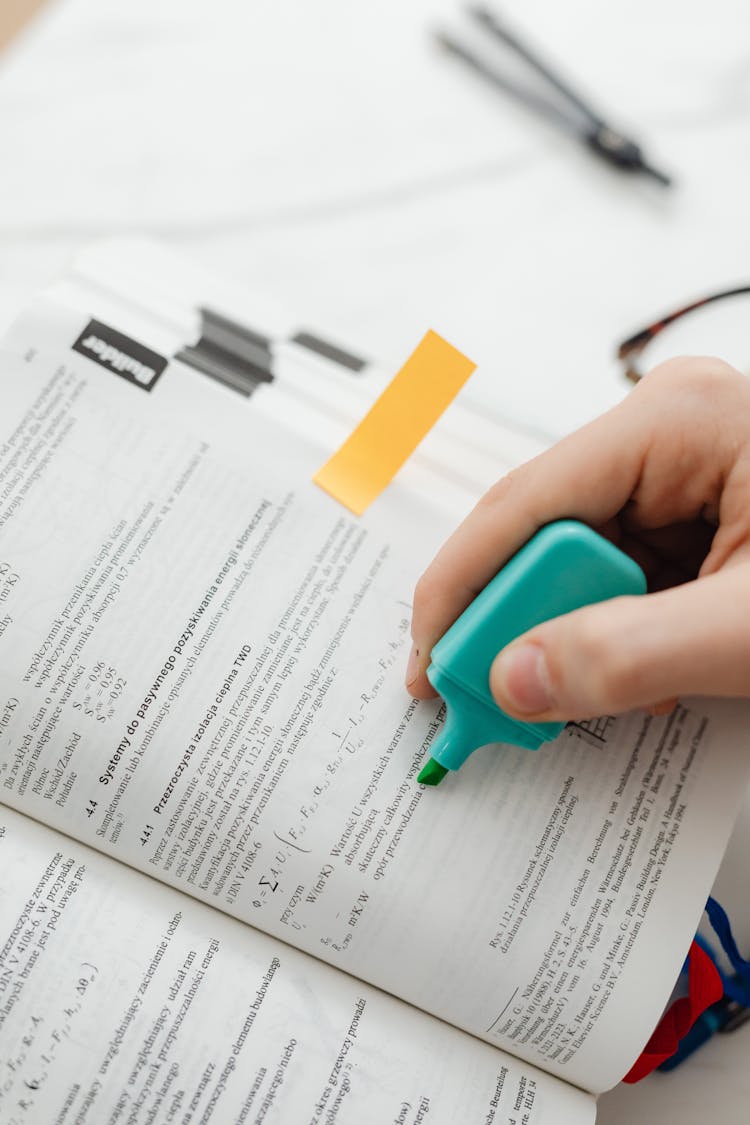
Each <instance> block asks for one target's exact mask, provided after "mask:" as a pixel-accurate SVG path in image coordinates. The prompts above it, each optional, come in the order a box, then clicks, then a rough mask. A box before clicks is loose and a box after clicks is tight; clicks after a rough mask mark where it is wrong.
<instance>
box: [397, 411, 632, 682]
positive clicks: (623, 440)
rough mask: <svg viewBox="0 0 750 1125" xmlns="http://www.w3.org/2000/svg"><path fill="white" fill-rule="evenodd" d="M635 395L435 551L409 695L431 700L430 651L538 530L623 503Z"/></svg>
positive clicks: (599, 520)
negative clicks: (562, 520)
mask: <svg viewBox="0 0 750 1125" xmlns="http://www.w3.org/2000/svg"><path fill="white" fill-rule="evenodd" d="M633 397H635V393H634V394H633V395H631V399H629V400H625V402H623V403H621V404H620V405H619V406H616V407H614V409H612V410H610V411H609V412H608V413H606V414H603V415H602V416H601V417H599V418H597V419H595V420H594V421H593V422H590V423H588V424H587V425H586V426H584V427H583V428H582V429H580V430H577V431H576V432H575V433H573V434H571V435H570V436H569V437H566V438H563V440H562V441H560V442H558V443H557V444H556V445H554V446H553V447H552V448H551V449H549V450H547V451H546V452H545V453H542V454H540V455H539V456H538V457H535V458H534V459H533V460H532V461H528V462H527V463H526V464H525V465H522V466H521V467H520V468H518V469H515V470H513V471H512V472H511V473H509V474H508V475H507V476H505V477H503V478H502V479H501V480H499V481H498V482H497V484H495V485H493V486H492V488H490V489H489V491H488V492H486V493H485V495H484V496H483V497H482V498H481V500H480V501H479V502H478V503H477V505H476V507H475V508H474V509H473V511H472V512H471V513H470V514H469V515H468V516H467V517H466V519H465V520H464V521H463V523H461V524H460V525H459V527H458V528H457V529H456V531H455V532H454V533H453V534H452V535H451V537H450V538H449V539H448V540H447V541H446V543H445V544H444V545H443V547H441V549H440V551H439V552H438V554H437V555H436V556H435V558H434V559H433V561H432V563H431V564H430V566H429V567H428V568H427V570H426V571H425V572H424V574H423V575H422V577H421V578H420V579H419V582H418V583H417V587H416V590H415V593H414V611H413V616H412V639H413V642H414V647H413V649H412V656H411V658H410V661H409V668H408V670H407V687H408V689H409V691H410V692H411V693H412V694H413V695H416V696H418V697H421V698H425V697H427V696H430V695H434V694H435V692H434V691H433V689H432V686H431V684H430V682H429V680H428V679H427V676H426V670H427V665H428V664H429V661H430V653H431V651H432V647H433V645H434V644H436V643H437V641H438V640H439V639H440V638H441V637H442V635H443V633H444V632H445V631H446V629H448V628H449V626H450V625H452V624H453V622H454V621H455V620H456V618H457V617H458V616H459V615H460V614H461V613H462V612H463V610H464V609H465V608H466V607H467V605H469V603H470V602H471V601H472V600H473V599H474V598H475V597H476V595H477V594H478V593H479V591H480V590H482V589H483V588H484V587H485V586H486V585H487V583H488V582H489V581H490V579H491V578H493V577H494V575H495V574H496V573H497V572H498V570H499V569H500V568H501V567H502V566H503V564H504V563H505V562H507V560H508V559H509V558H510V557H511V556H512V555H514V554H515V553H516V551H518V550H519V549H520V548H521V547H522V546H523V545H524V543H526V542H527V541H528V540H529V539H530V538H531V536H532V535H534V533H535V532H536V531H538V530H539V528H540V527H543V526H544V525H545V524H547V523H550V522H552V521H553V520H557V519H565V518H569V519H579V520H582V521H583V522H584V523H588V524H591V525H593V526H598V525H601V524H603V523H606V521H607V520H609V519H611V518H612V517H613V516H615V515H616V514H617V513H618V512H619V511H620V509H621V508H622V507H623V506H624V505H625V504H626V503H627V501H628V499H629V498H630V496H631V495H632V493H633V491H634V489H635V487H636V485H637V483H638V479H639V477H640V474H641V469H642V465H643V460H644V456H645V450H646V446H647V443H648V437H647V429H648V427H647V426H644V425H643V415H642V414H638V417H637V418H636V412H635V411H633V410H632V408H629V404H630V402H631V401H632V398H633Z"/></svg>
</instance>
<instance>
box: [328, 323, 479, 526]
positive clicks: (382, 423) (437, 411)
mask: <svg viewBox="0 0 750 1125" xmlns="http://www.w3.org/2000/svg"><path fill="white" fill-rule="evenodd" d="M475 367H476V364H475V363H472V362H471V360H470V359H467V358H466V356H465V355H463V354H462V353H461V352H460V351H458V350H457V349H456V348H454V347H453V346H452V345H451V344H449V343H448V342H447V340H444V339H443V338H442V336H438V334H437V332H432V331H430V332H428V333H427V335H426V336H425V337H424V339H423V340H422V341H421V343H420V344H419V345H418V346H417V348H416V350H415V351H414V352H412V354H411V355H410V356H409V358H408V359H407V361H406V363H405V364H404V366H403V367H402V368H401V370H400V371H399V372H397V374H396V375H394V377H393V379H392V380H391V382H390V383H389V384H388V386H387V387H386V389H385V390H384V391H383V393H382V394H381V396H380V398H379V399H378V400H377V402H375V403H374V405H373V406H372V407H371V408H370V410H369V411H368V412H367V414H366V415H365V416H364V418H363V419H362V421H361V422H360V423H359V425H358V426H357V428H356V429H355V430H354V431H353V432H352V433H351V434H350V436H349V437H348V438H347V439H346V441H345V442H344V444H343V445H342V446H341V448H340V449H339V450H338V451H337V452H336V453H334V455H333V457H331V459H330V460H329V461H326V463H325V465H324V466H323V467H322V469H319V470H318V472H317V473H316V474H315V476H314V477H313V480H314V481H315V483H316V484H318V485H320V487H321V488H323V489H325V491H326V492H328V493H329V494H330V495H331V496H333V497H334V499H335V500H338V501H339V502H340V503H341V504H343V505H344V507H346V508H348V509H349V510H350V511H351V512H354V514H355V515H357V516H361V515H362V513H363V512H364V510H365V508H367V507H368V506H369V505H370V504H371V503H372V501H373V500H374V499H375V498H376V496H379V495H380V493H381V492H382V491H383V489H384V488H385V486H386V485H387V484H388V483H389V482H390V481H391V480H392V479H393V477H394V476H395V475H396V473H397V472H398V470H399V469H400V468H401V466H402V465H403V464H404V462H405V461H406V460H407V458H408V457H410V456H411V454H412V453H413V452H414V450H415V449H416V448H417V446H418V445H419V443H420V441H421V440H422V438H423V437H424V436H425V434H427V433H429V431H430V430H431V429H432V427H433V426H434V424H435V422H437V420H438V418H439V417H440V415H441V414H442V413H443V411H444V410H445V408H446V406H448V405H449V403H451V402H452V401H453V399H454V398H455V397H456V395H457V394H458V392H459V391H460V390H461V387H462V386H463V385H464V383H465V382H466V380H467V379H468V378H469V376H470V375H471V373H472V371H473V370H474V369H475Z"/></svg>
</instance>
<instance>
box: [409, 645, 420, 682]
mask: <svg viewBox="0 0 750 1125" xmlns="http://www.w3.org/2000/svg"><path fill="white" fill-rule="evenodd" d="M418 672H419V649H418V648H417V646H416V645H412V646H411V652H410V653H409V659H408V661H407V664H406V686H407V687H410V686H411V684H413V683H414V681H415V680H416V678H417V674H418Z"/></svg>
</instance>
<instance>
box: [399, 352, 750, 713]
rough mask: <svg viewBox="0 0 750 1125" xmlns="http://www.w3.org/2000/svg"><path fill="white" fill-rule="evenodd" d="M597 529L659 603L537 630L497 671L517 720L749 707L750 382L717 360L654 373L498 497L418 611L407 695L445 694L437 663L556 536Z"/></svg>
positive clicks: (462, 532)
mask: <svg viewBox="0 0 750 1125" xmlns="http://www.w3.org/2000/svg"><path fill="white" fill-rule="evenodd" d="M563 518H573V519H579V520H582V521H583V522H584V523H587V524H589V526H590V527H593V528H594V529H595V530H597V531H599V532H600V533H601V534H603V535H605V536H606V537H607V538H609V539H611V540H612V542H614V543H615V544H616V545H617V546H619V547H620V548H621V549H622V550H623V551H625V552H626V553H627V554H629V555H630V556H631V557H632V558H634V559H635V560H636V562H638V563H639V565H640V566H641V567H642V568H643V570H644V571H645V573H646V577H647V579H648V584H649V593H648V594H647V595H646V596H645V597H640V598H634V597H622V598H614V599H613V600H611V601H608V602H604V603H601V604H598V605H593V606H587V607H586V608H584V609H579V610H576V611H575V612H573V613H569V614H565V615H564V616H562V617H558V618H556V619H554V620H552V621H548V622H544V623H543V624H542V625H538V626H536V627H535V628H534V629H531V630H530V631H529V632H528V633H525V634H524V635H523V637H520V638H518V639H516V640H515V641H513V642H512V643H511V644H510V645H508V646H507V647H506V648H505V649H504V650H503V651H502V652H501V653H500V655H499V656H498V657H497V658H496V659H495V662H494V664H493V666H492V669H491V672H490V689H491V691H492V694H493V696H494V697H495V699H496V701H497V703H498V705H499V706H500V707H502V709H503V710H504V711H506V712H507V713H508V714H510V715H513V716H515V717H517V718H523V719H533V720H534V721H545V722H546V721H566V720H573V719H586V718H591V717H593V716H595V715H602V714H617V713H619V712H621V711H627V710H630V709H631V708H634V707H644V708H647V709H649V710H651V711H653V712H655V713H658V712H661V711H666V710H669V709H670V707H671V706H673V704H674V700H675V698H676V697H677V696H679V695H724V696H750V380H748V379H746V378H745V377H744V376H742V375H740V374H739V372H737V371H735V370H734V369H733V368H731V367H729V366H727V365H726V364H724V363H722V362H721V361H720V360H716V359H704V358H690V359H675V360H670V361H669V362H668V363H665V364H662V365H661V366H660V367H658V368H655V369H654V371H652V372H651V373H650V374H649V375H648V376H647V377H646V378H645V379H644V380H643V381H642V382H641V383H640V384H639V385H638V386H637V388H636V389H635V390H634V391H633V392H632V393H631V394H630V395H629V396H628V398H627V399H625V400H624V401H623V402H622V403H620V405H618V406H616V407H615V408H614V409H613V410H610V411H609V412H608V413H607V414H604V415H602V416H601V417H600V418H597V419H596V420H595V421H593V422H591V423H589V424H588V425H587V426H584V427H583V429H581V430H578V431H577V432H576V433H574V434H571V435H570V436H569V437H567V438H565V439H564V440H563V441H561V442H559V443H558V444H557V445H555V446H553V447H552V448H551V449H550V450H548V451H547V452H546V453H543V454H541V455H540V456H539V457H536V458H534V460H533V461H530V462H528V463H527V464H526V465H523V466H521V468H519V469H517V470H515V471H513V472H512V473H510V474H508V476H506V477H503V478H502V479H501V480H499V481H498V482H497V484H495V485H494V486H493V487H492V488H491V489H490V490H489V491H488V492H487V493H486V494H485V496H483V497H482V499H481V500H480V501H479V503H478V504H477V506H476V507H475V508H474V510H473V511H472V512H471V514H470V515H469V516H468V517H467V518H466V519H465V520H464V522H463V523H462V524H461V525H460V527H459V528H458V529H457V530H456V531H455V532H454V534H453V535H452V536H451V537H450V539H448V541H447V542H446V543H445V545H444V546H443V547H442V548H441V550H440V551H439V552H438V554H437V556H436V557H435V559H434V560H433V562H432V563H431V564H430V566H429V567H428V569H427V570H426V571H425V573H424V574H423V575H422V577H421V578H420V580H419V582H418V584H417V588H416V591H415V596H414V613H413V619H412V637H413V640H414V647H413V649H412V654H411V656H410V658H409V666H408V669H407V677H406V678H407V687H408V689H409V691H410V692H411V693H412V694H413V695H415V696H418V697H420V698H427V697H428V696H432V695H434V694H435V692H434V690H433V689H432V687H431V685H430V683H429V681H428V680H427V677H426V669H427V665H428V663H429V658H430V652H431V650H432V647H433V645H434V644H435V643H436V642H437V641H438V640H439V639H440V637H441V636H442V635H443V633H444V632H445V631H446V629H447V628H448V627H449V626H450V625H451V624H452V623H453V621H455V619H456V618H457V617H458V616H459V614H460V613H461V612H462V611H463V610H464V609H465V608H466V606H467V605H468V604H469V603H470V602H471V601H472V600H473V599H474V597H475V596H476V595H477V594H478V593H479V591H480V590H481V589H483V588H484V586H486V584H487V583H488V582H489V581H490V579H491V578H492V577H493V576H494V575H495V574H496V573H497V571H498V570H499V569H500V568H501V567H502V565H503V564H504V563H505V562H506V561H507V560H508V559H509V558H510V557H511V556H512V555H513V554H515V552H516V551H517V550H518V549H519V548H520V547H521V546H523V544H524V543H526V542H527V541H528V540H529V539H530V538H531V536H532V535H533V534H534V533H535V532H536V531H537V530H538V529H539V528H540V527H542V526H543V525H544V524H548V523H551V522H552V521H553V520H557V519H563Z"/></svg>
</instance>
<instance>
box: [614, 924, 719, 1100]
mask: <svg viewBox="0 0 750 1125" xmlns="http://www.w3.org/2000/svg"><path fill="white" fill-rule="evenodd" d="M723 995H724V986H723V985H722V983H721V977H720V976H719V972H718V969H717V968H716V966H715V965H714V963H713V961H712V960H711V958H710V957H709V956H708V954H707V953H705V952H704V950H702V949H701V947H700V946H699V945H698V944H697V943H696V942H693V944H692V945H691V946H690V952H689V953H688V995H687V996H683V997H681V998H680V999H679V1000H675V1002H674V1004H672V1006H671V1008H668V1009H667V1011H666V1012H665V1013H664V1015H663V1016H662V1018H661V1019H660V1020H659V1023H658V1024H657V1026H656V1031H655V1032H654V1034H653V1035H652V1036H651V1038H650V1039H649V1041H648V1043H647V1044H646V1047H645V1050H644V1051H643V1054H642V1055H641V1056H640V1057H639V1058H638V1059H636V1061H635V1062H634V1063H633V1065H632V1066H631V1068H630V1070H629V1071H628V1073H627V1074H626V1075H625V1077H624V1078H623V1082H640V1080H641V1079H642V1078H645V1077H646V1075H647V1074H650V1073H651V1071H652V1070H656V1068H657V1066H659V1065H660V1064H661V1063H663V1062H664V1061H665V1060H666V1059H668V1058H669V1057H670V1056H671V1055H673V1054H674V1053H675V1051H676V1050H677V1047H678V1045H679V1042H680V1039H682V1037H683V1035H687V1033H688V1031H690V1028H691V1027H692V1026H693V1024H694V1023H695V1021H696V1020H697V1019H698V1016H700V1015H701V1014H702V1013H703V1012H705V1010H706V1008H710V1007H711V1005H712V1004H715V1003H716V1002H717V1001H718V1000H721V998H722V996H723Z"/></svg>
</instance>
